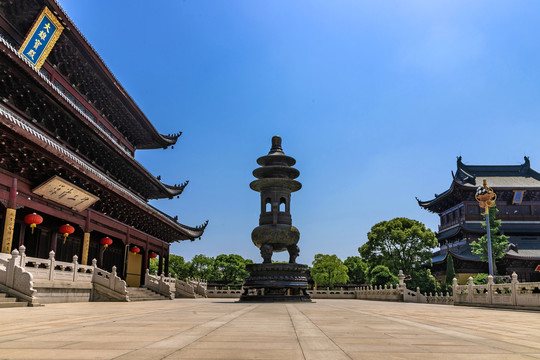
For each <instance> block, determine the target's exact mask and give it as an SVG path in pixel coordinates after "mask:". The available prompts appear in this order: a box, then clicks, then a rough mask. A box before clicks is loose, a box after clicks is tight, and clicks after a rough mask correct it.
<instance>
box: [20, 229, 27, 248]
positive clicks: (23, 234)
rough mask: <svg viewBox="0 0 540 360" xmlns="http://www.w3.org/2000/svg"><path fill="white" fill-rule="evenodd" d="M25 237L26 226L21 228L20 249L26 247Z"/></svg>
mask: <svg viewBox="0 0 540 360" xmlns="http://www.w3.org/2000/svg"><path fill="white" fill-rule="evenodd" d="M25 235H26V226H21V232H20V233H19V247H21V246H23V245H24V236H25Z"/></svg>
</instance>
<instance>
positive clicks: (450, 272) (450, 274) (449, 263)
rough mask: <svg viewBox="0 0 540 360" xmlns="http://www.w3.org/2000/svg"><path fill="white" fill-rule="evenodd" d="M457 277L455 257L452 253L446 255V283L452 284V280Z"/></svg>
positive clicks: (447, 284)
mask: <svg viewBox="0 0 540 360" xmlns="http://www.w3.org/2000/svg"><path fill="white" fill-rule="evenodd" d="M455 277H456V269H455V267H454V257H453V256H452V255H450V254H448V256H447V257H446V279H445V281H444V284H445V285H446V286H447V287H448V286H450V285H452V281H453V280H454V278H455Z"/></svg>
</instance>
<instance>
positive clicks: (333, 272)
mask: <svg viewBox="0 0 540 360" xmlns="http://www.w3.org/2000/svg"><path fill="white" fill-rule="evenodd" d="M311 277H312V278H313V280H314V281H315V282H316V283H317V284H319V285H322V286H329V287H333V286H334V284H343V283H346V282H347V281H349V276H348V275H347V266H345V264H343V261H341V260H340V259H339V258H338V257H337V256H336V255H325V254H317V255H315V259H314V260H313V267H312V268H311Z"/></svg>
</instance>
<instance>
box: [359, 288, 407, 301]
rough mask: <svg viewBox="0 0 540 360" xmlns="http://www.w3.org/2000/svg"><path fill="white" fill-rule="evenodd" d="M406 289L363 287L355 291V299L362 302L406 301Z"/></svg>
mask: <svg viewBox="0 0 540 360" xmlns="http://www.w3.org/2000/svg"><path fill="white" fill-rule="evenodd" d="M403 290H404V287H402V286H400V285H395V286H389V287H388V286H386V285H385V286H381V285H379V286H363V287H360V288H358V290H356V291H355V299H362V300H382V301H404V299H403V298H404V296H403V295H404V294H403Z"/></svg>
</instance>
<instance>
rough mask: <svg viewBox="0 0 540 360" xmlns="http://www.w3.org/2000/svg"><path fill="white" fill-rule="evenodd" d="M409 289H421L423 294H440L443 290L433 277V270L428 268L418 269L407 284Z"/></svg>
mask: <svg viewBox="0 0 540 360" xmlns="http://www.w3.org/2000/svg"><path fill="white" fill-rule="evenodd" d="M407 288H408V289H411V290H416V288H420V292H421V293H423V294H424V293H428V294H429V293H435V292H440V291H441V290H442V288H441V284H439V282H438V281H437V279H435V277H434V276H433V275H431V270H430V269H426V268H420V269H416V271H415V272H414V273H413V274H412V277H411V280H409V281H408V282H407ZM449 290H450V289H448V290H446V291H449Z"/></svg>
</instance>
